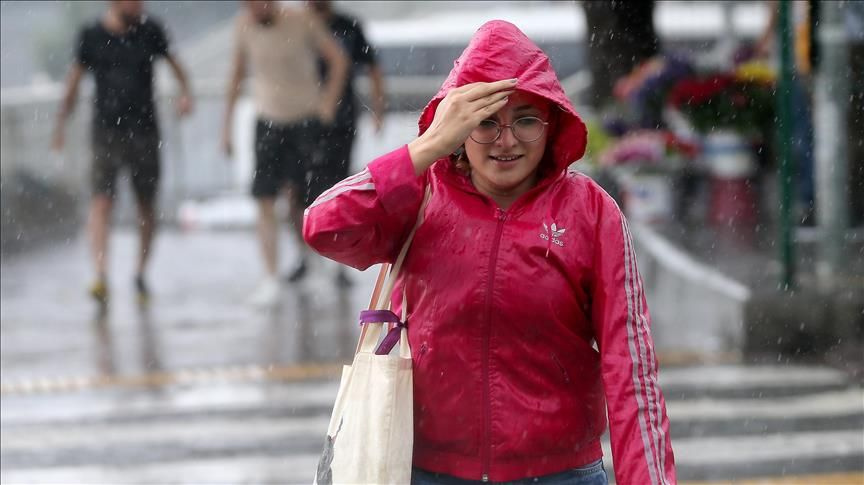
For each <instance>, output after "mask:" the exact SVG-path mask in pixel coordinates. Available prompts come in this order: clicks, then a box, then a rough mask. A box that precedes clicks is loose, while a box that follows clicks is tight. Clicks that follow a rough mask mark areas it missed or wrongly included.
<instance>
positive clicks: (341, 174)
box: [306, 125, 355, 205]
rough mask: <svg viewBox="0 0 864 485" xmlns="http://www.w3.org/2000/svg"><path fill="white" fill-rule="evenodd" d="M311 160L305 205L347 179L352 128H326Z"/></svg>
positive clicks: (352, 135)
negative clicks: (316, 151)
mask: <svg viewBox="0 0 864 485" xmlns="http://www.w3.org/2000/svg"><path fill="white" fill-rule="evenodd" d="M323 132H324V135H323V136H322V137H321V143H320V144H319V145H318V153H317V154H316V156H315V158H314V159H313V165H312V170H311V175H312V177H311V179H310V181H309V191H308V194H307V202H306V203H307V205H309V204H311V203H312V202H314V201H315V199H316V198H318V196H319V195H321V194H322V193H323V192H324V191H325V190H327V189H329V188H330V187H332V186H334V185H336V184H337V183H338V182H341V181H342V180H344V179H345V178H346V177H348V171H349V170H350V168H351V149H352V148H353V147H354V135H355V128H354V127H353V126H335V125H333V126H327V127H324V128H323Z"/></svg>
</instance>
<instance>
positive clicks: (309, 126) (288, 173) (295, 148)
mask: <svg viewBox="0 0 864 485" xmlns="http://www.w3.org/2000/svg"><path fill="white" fill-rule="evenodd" d="M320 137H321V123H320V122H319V121H318V120H317V119H315V118H307V119H304V120H300V121H297V122H294V123H287V124H280V123H275V122H272V121H267V120H258V122H257V124H256V125H255V175H254V177H253V179H252V195H253V196H254V197H255V198H262V197H276V196H277V195H278V194H279V191H280V190H282V188H283V187H285V186H286V185H290V186H291V187H292V188H293V189H294V190H295V191H296V192H295V193H297V194H298V196H300V197H303V198H305V197H304V196H305V193H306V192H307V191H308V188H307V187H308V186H309V180H308V173H309V167H310V166H311V165H312V157H314V156H315V149H316V146H317V144H318V143H319V139H320Z"/></svg>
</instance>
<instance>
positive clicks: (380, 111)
mask: <svg viewBox="0 0 864 485" xmlns="http://www.w3.org/2000/svg"><path fill="white" fill-rule="evenodd" d="M369 81H370V82H371V84H370V85H371V93H370V94H371V96H372V120H373V122H374V123H375V133H380V132H381V128H382V127H383V126H384V113H385V112H386V110H387V105H386V100H385V97H384V76H383V75H382V74H381V68H379V67H378V64H377V63H374V64H371V65H370V66H369Z"/></svg>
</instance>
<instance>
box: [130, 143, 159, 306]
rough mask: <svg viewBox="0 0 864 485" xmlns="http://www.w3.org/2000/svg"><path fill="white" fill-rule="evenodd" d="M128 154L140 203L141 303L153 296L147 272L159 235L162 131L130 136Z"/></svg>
mask: <svg viewBox="0 0 864 485" xmlns="http://www.w3.org/2000/svg"><path fill="white" fill-rule="evenodd" d="M128 148H129V152H128V153H127V157H129V160H130V162H131V164H130V171H131V178H132V188H133V189H134V191H135V200H136V202H137V206H138V241H139V243H138V260H137V262H136V269H135V280H134V283H135V291H136V293H137V296H138V302H139V303H146V302H147V300H148V299H149V297H150V289H149V287H148V285H147V281H146V278H145V274H146V271H147V263H148V261H149V260H150V257H151V255H152V252H153V251H152V248H153V240H154V238H155V235H156V195H157V193H158V187H159V176H160V157H159V134H158V133H155V132H154V133H137V134H134V135H133V136H131V138H130V139H129V145H128Z"/></svg>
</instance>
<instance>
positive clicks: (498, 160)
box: [489, 155, 522, 163]
mask: <svg viewBox="0 0 864 485" xmlns="http://www.w3.org/2000/svg"><path fill="white" fill-rule="evenodd" d="M489 158H491V159H492V160H495V161H496V162H498V163H511V162H515V161H517V160H519V159H520V158H522V155H515V156H507V157H502V158H508V159H509V160H501V159H499V158H496V157H494V156H492V155H489Z"/></svg>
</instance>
